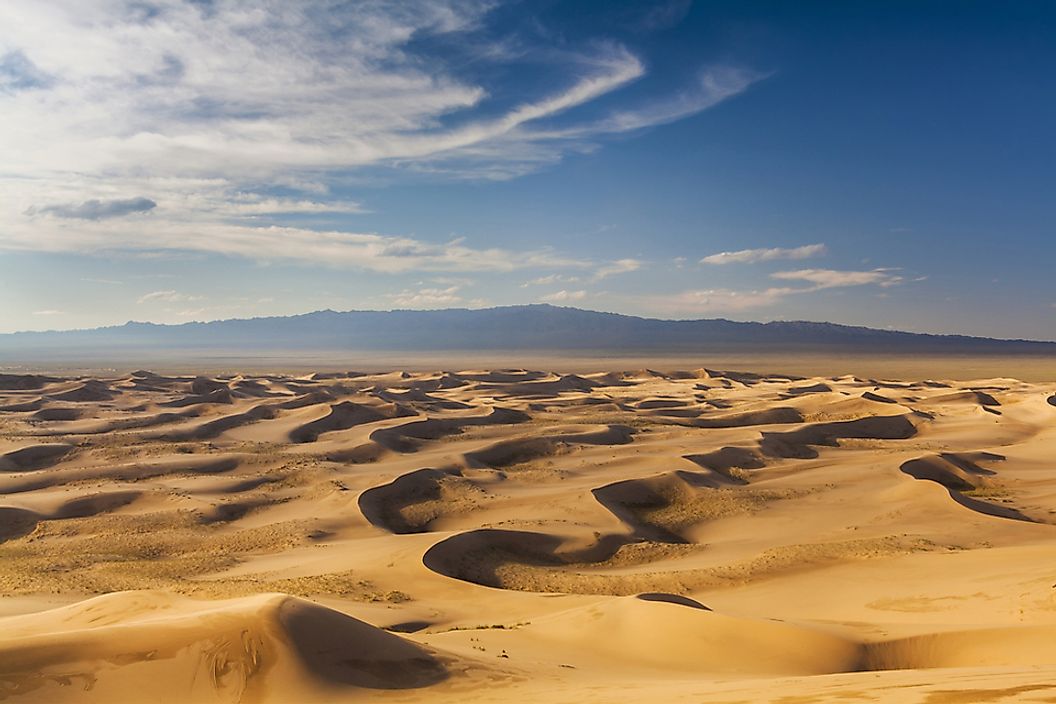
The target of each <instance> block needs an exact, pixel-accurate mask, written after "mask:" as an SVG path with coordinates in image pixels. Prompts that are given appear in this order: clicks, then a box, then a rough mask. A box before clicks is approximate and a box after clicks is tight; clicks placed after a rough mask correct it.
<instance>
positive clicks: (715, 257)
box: [700, 243, 826, 264]
mask: <svg viewBox="0 0 1056 704" xmlns="http://www.w3.org/2000/svg"><path fill="white" fill-rule="evenodd" d="M825 252H826V248H825V245H824V244H820V243H819V244H807V245H803V246H802V247H792V248H788V249H786V248H783V247H767V248H762V249H740V250H737V251H736V252H719V253H718V254H710V255H708V256H706V257H704V258H703V259H701V260H700V263H701V264H754V263H755V262H769V261H773V260H775V259H809V258H810V257H819V256H821V255H823V254H825Z"/></svg>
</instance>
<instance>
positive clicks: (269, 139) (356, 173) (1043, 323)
mask: <svg viewBox="0 0 1056 704" xmlns="http://www.w3.org/2000/svg"><path fill="white" fill-rule="evenodd" d="M1053 36H1056V6H1054V5H1052V4H1051V3H1044V2H1018V3H1006V2H996V1H995V2H968V1H966V2H957V3H951V2H927V1H919V2H891V1H885V2H875V3H869V2H855V3H843V2H794V3H791V2H754V1H751V0H744V1H740V0H738V1H736V2H733V1H731V2H685V1H675V2H656V3H645V2H615V1H606V2H596V3H589V2H585V1H582V0H581V1H576V2H551V1H545V0H538V1H533V2H511V3H502V2H487V1H484V0H481V1H476V0H466V1H460V0H450V1H442V0H438V1H436V2H400V3H381V2H358V3H347V4H345V3H338V2H321V1H320V2H311V1H305V2H298V3H285V2H243V1H239V2H234V1H233V0H232V1H225V0H215V1H213V2H204V1H198V2H185V1H180V0H164V1H161V0H159V1H157V2H151V1H141V2H125V1H120V0H79V1H76V2H74V1H73V0H69V1H66V2H60V1H58V0H34V1H32V2H30V1H29V0H25V1H21V2H20V1H18V0H15V1H13V2H7V3H3V4H2V5H0V154H2V155H3V158H2V160H0V194H2V195H0V302H2V306H0V331H13V330H24V329H55V328H72V327H91V326H96V325H105V324H115V323H122V322H124V321H126V320H130V319H134V320H152V321H157V322H184V321H188V320H210V319H217V318H230V317H249V316H258V315H276V314H290V313H299V312H305V311H309V310H316V309H322V308H332V309H338V310H344V309H390V308H438V307H480V306H491V305H506V304H514V303H532V302H553V303H556V304H561V305H575V306H579V307H583V308H592V309H598V310H611V311H617V312H624V313H632V314H639V315H651V316H658V317H672V318H704V317H727V318H732V319H738V320H774V319H810V320H830V321H834V322H841V323H850V324H860V325H869V326H875V327H894V328H900V329H908V330H918V331H930V332H957V333H968V334H979V335H993V336H1008V337H1026V338H1036V339H1054V338H1056V277H1054V276H1053V275H1052V266H1053V262H1056V232H1054V225H1053V224H1054V223H1056V195H1054V193H1053V190H1054V186H1056V133H1054V130H1053V125H1054V124H1056V91H1054V90H1053V78H1052V77H1053V76H1054V75H1056V44H1054V43H1053V41H1052V37H1053Z"/></svg>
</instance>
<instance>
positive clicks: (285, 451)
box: [0, 369, 1056, 704]
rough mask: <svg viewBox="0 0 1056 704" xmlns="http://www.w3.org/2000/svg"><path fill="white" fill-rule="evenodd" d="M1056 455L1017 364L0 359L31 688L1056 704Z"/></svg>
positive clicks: (12, 696) (2, 500) (0, 484)
mask: <svg viewBox="0 0 1056 704" xmlns="http://www.w3.org/2000/svg"><path fill="white" fill-rule="evenodd" d="M1054 452H1056V387H1054V385H1052V384H1049V385H1045V384H1028V383H1023V382H1019V381H1016V380H1014V379H984V380H977V381H971V382H964V381H947V380H943V379H927V380H921V381H915V380H893V379H879V380H878V379H867V378H859V377H854V376H842V377H809V378H804V377H798V376H794V375H785V374H769V373H753V372H749V371H719V370H711V369H697V370H686V371H678V370H674V371H669V370H664V371H659V370H653V369H643V370H637V371H602V372H597V373H583V374H559V373H552V372H547V371H534V370H525V369H503V370H470V371H443V372H429V373H409V372H386V373H382V374H367V373H361V372H334V373H316V374H307V375H300V376H292V375H284V374H268V375H256V376H250V375H224V376H221V377H210V376H200V375H199V376H195V375H172V374H159V373H155V372H150V371H145V370H139V371H136V372H132V373H131V374H128V375H119V376H113V377H109V378H88V377H76V378H62V377H59V376H50V375H15V374H2V375H0V590H2V592H3V595H4V598H2V599H0V699H4V700H5V701H6V700H10V701H14V702H142V701H155V702H343V701H366V700H370V701H375V700H386V699H392V700H394V701H430V702H432V701H436V702H448V701H450V702H456V701H457V702H463V701H497V700H501V701H511V702H545V701H582V702H587V703H589V702H613V701H619V702H635V703H636V704H638V703H640V702H646V701H671V702H711V701H714V702H783V703H784V704H789V703H790V702H793V701H797V702H798V701H802V702H808V701H854V700H863V701H896V702H900V701H904V702H928V703H933V702H943V701H949V702H968V701H1019V700H1021V701H1039V702H1040V701H1047V700H1048V699H1051V698H1053V697H1056V685H1053V684H1052V682H1053V680H1054V679H1056V645H1054V644H1056V589H1054V588H1053V584H1054V583H1056V576H1054V574H1053V570H1052V559H1051V557H1052V554H1053V550H1056V533H1054V532H1053V531H1056V465H1054V464H1053V462H1052V457H1053V456H1054ZM1047 698H1048V699H1047Z"/></svg>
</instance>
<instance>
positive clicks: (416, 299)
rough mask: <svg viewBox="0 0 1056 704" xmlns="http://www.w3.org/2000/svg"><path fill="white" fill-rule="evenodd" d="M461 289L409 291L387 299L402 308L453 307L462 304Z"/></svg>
mask: <svg viewBox="0 0 1056 704" xmlns="http://www.w3.org/2000/svg"><path fill="white" fill-rule="evenodd" d="M461 288H462V287H461V286H449V287H448V288H421V289H417V290H411V289H407V290H404V291H400V292H399V293H393V294H389V295H388V296H387V298H389V299H390V300H391V301H392V302H393V303H394V304H395V305H397V306H400V307H401V308H436V307H439V306H452V305H455V304H458V303H461V302H462V296H460V295H459V291H461Z"/></svg>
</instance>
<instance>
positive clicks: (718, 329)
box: [0, 305, 1056, 361]
mask: <svg viewBox="0 0 1056 704" xmlns="http://www.w3.org/2000/svg"><path fill="white" fill-rule="evenodd" d="M192 350H193V351H219V350H223V351H225V352H229V353H238V352H240V351H241V352H253V353H259V352H261V351H283V352H291V351H297V350H362V351H379V350H392V351H401V352H438V351H452V350H472V351H492V350H494V351H502V350H516V351H530V350H537V351H548V352H561V351H569V352H573V351H579V352H589V351H603V352H608V353H612V352H620V353H624V352H633V353H685V352H715V351H730V350H752V351H760V352H762V351H776V350H790V351H828V352H840V351H847V352H851V351H859V352H860V351H868V352H871V353H893V354H897V353H946V354H1037V355H1049V354H1053V355H1056V342H1035V341H1029V340H997V339H991V338H982V337H967V336H962V335H924V334H918V333H909V332H898V331H891V330H876V329H872V328H865V327H853V326H847V325H836V324H833V323H812V322H773V323H742V322H734V321H731V320H723V319H708V320H658V319H655V318H639V317H635V316H630V315H619V314H616V313H600V312H597V311H589V310H580V309H578V308H563V307H557V306H551V305H524V306H506V307H500V308H486V309H480V310H467V309H449V310H394V311H348V312H336V311H332V310H322V311H317V312H314V313H306V314H304V315H292V316H284V317H270V318H250V319H240V320H221V321H215V322H209V323H184V324H182V325H157V324H154V323H137V322H129V323H126V324H124V325H120V326H113V327H104V328H95V329H90V330H70V331H55V332H20V333H11V334H4V335H0V360H5V361H12V360H19V361H25V360H27V359H30V360H32V359H55V358H58V357H62V358H64V359H74V358H77V357H80V356H84V357H91V358H99V357H101V356H105V355H107V354H113V353H118V354H119V355H120V356H122V357H127V356H128V355H130V354H135V353H138V352H142V353H151V352H159V351H164V352H165V353H167V354H178V353H179V352H180V351H187V352H190V351H192Z"/></svg>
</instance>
